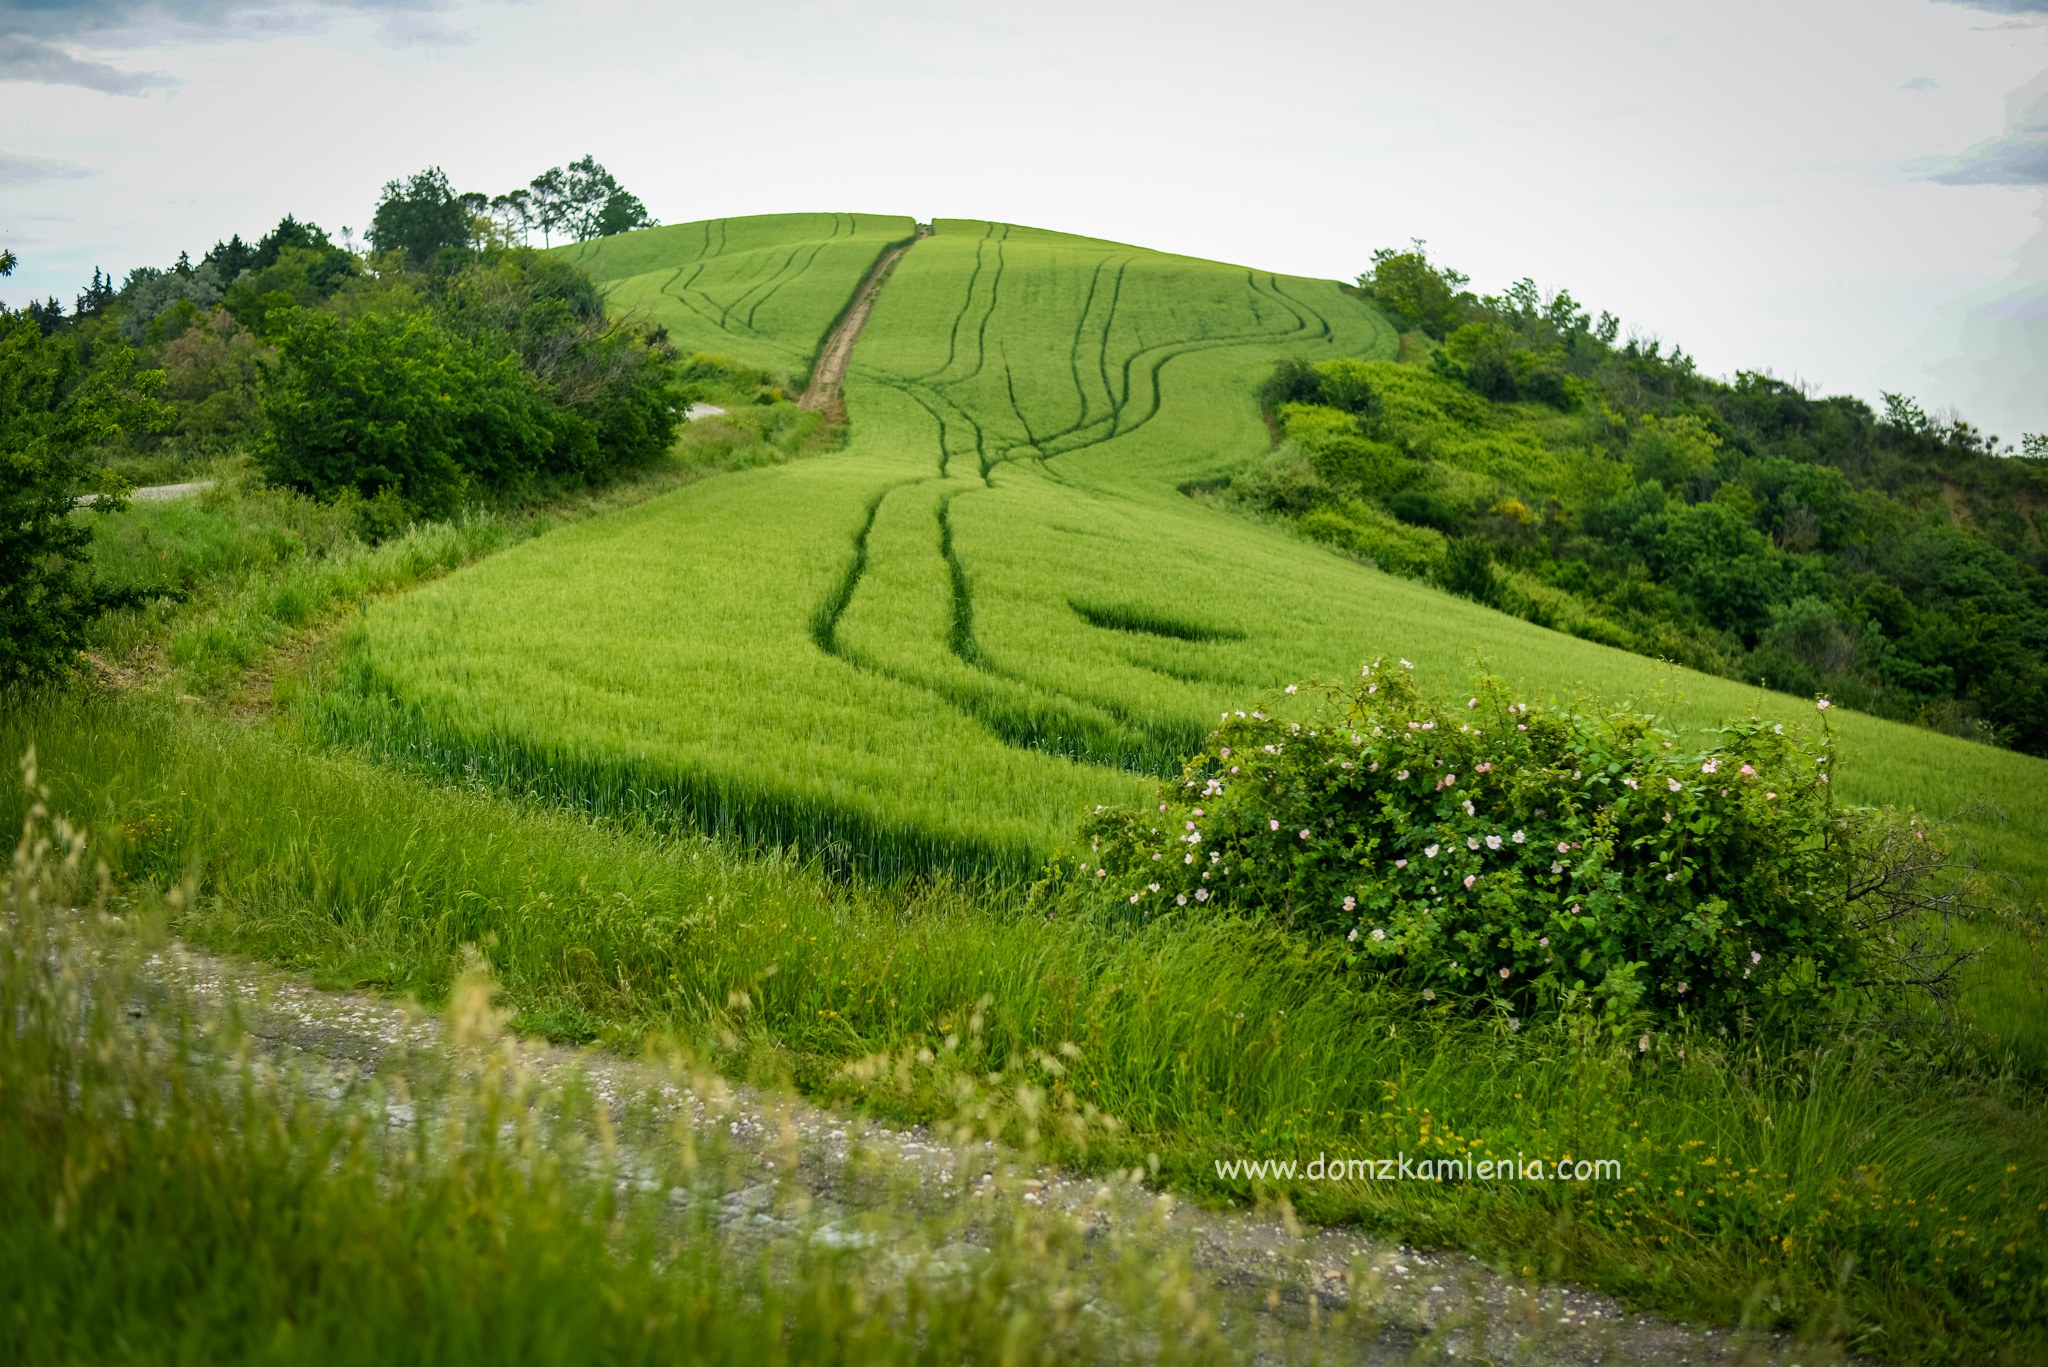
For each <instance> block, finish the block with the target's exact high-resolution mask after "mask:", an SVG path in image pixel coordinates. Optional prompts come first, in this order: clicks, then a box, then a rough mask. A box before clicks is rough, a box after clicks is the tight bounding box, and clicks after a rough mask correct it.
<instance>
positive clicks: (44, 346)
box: [0, 258, 164, 684]
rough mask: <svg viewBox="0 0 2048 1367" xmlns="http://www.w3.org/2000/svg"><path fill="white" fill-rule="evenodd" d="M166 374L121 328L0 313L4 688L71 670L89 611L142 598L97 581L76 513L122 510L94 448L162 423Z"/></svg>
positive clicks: (0, 658)
mask: <svg viewBox="0 0 2048 1367" xmlns="http://www.w3.org/2000/svg"><path fill="white" fill-rule="evenodd" d="M7 264H8V265H9V266H10V267H11V266H12V259H11V258H9V260H8V263H7ZM161 381H162V376H161V375H160V374H156V373H153V372H143V373H140V374H138V373H137V372H136V368H135V353H134V352H133V351H132V350H131V349H129V347H128V346H127V345H126V344H125V343H123V342H121V340H120V338H119V337H118V336H114V337H112V338H106V337H100V338H98V339H96V343H95V344H88V339H86V338H85V337H82V336H78V335H75V334H70V333H66V334H62V335H53V336H45V335H44V334H43V330H42V328H41V327H40V326H38V324H37V322H36V320H35V319H34V318H31V317H29V316H28V315H26V314H18V313H11V312H9V311H7V310H6V309H0V684H11V683H15V682H18V681H21V680H24V679H39V678H49V677H53V676H57V675H61V674H63V673H66V672H68V671H69V670H70V669H71V668H72V667H73V666H74V665H75V664H76V662H77V660H78V651H79V648H80V647H81V645H82V644H83V643H84V639H85V632H86V628H87V627H88V626H90V625H91V623H92V621H93V619H94V618H96V617H98V616H99V615H100V614H101V613H103V612H106V611H107V610H109V609H110V608H114V607H119V606H124V605H127V604H129V603H132V602H134V601H135V600H136V598H137V595H135V594H133V593H122V592H117V591H115V590H112V589H109V588H107V587H106V586H105V585H103V584H100V583H98V582H96V581H95V580H94V579H93V577H92V575H91V572H90V569H89V567H88V564H87V558H86V557H87V553H88V548H89V547H90V545H91V543H92V530H91V528H90V527H89V526H88V525H86V523H85V522H84V520H83V519H82V518H80V517H79V516H78V514H77V513H75V512H74V509H75V508H76V506H77V503H78V500H79V498H80V496H81V495H84V494H87V493H96V494H98V495H100V498H101V503H100V506H101V507H102V508H103V509H105V508H114V507H118V506H119V501H120V495H121V494H122V492H123V486H122V484H121V482H120V481H119V480H118V479H115V478H114V477H112V476H111V475H109V474H108V473H107V472H106V471H105V470H103V469H101V468H99V467H97V466H96V465H95V464H94V462H93V459H92V457H93V454H94V452H96V451H97V450H98V449H99V448H101V447H104V446H106V445H107V444H108V443H109V442H112V441H113V440H115V439H116V438H117V437H118V436H120V434H121V433H122V432H123V430H125V429H129V428H136V427H144V426H148V425H151V424H155V423H159V422H161V421H162V420H163V416H164V414H163V407H162V405H161V404H160V403H158V402H157V401H156V400H155V399H154V398H152V397H151V395H152V394H153V392H154V390H155V389H156V388H157V387H158V385H159V384H160V383H161Z"/></svg>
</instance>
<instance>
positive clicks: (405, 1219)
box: [0, 764, 1345, 1367]
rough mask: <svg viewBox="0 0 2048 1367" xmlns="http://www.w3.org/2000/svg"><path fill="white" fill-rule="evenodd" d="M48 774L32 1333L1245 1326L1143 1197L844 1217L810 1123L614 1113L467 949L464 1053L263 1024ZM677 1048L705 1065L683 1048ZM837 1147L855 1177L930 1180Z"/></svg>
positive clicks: (457, 1048)
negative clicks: (513, 1023) (511, 1016)
mask: <svg viewBox="0 0 2048 1367" xmlns="http://www.w3.org/2000/svg"><path fill="white" fill-rule="evenodd" d="M26 776H27V779H28V783H29V785H30V787H29V789H28V791H27V793H26V798H27V800H28V805H27V812H26V818H27V819H26V823H25V825H24V826H23V828H22V836H21V840H20V842H19V844H18V845H16V846H15V849H14V857H13V860H12V862H11V865H10V868H9V869H8V872H7V876H6V881H5V884H4V888H0V919H4V922H5V924H6V925H7V927H8V934H7V935H6V936H4V937H0V1001H4V1002H5V1003H6V1007H7V1009H6V1010H5V1011H0V1284H4V1285H5V1287H6V1288H7V1294H6V1297H5V1302H4V1310H0V1353H4V1354H5V1356H6V1358H7V1360H8V1361H9V1362H14V1363H20V1364H23V1367H31V1365H36V1367H39V1365H40V1364H59V1363H75V1362H88V1361H103V1360H105V1357H106V1355H107V1353H108V1352H109V1350H110V1347H112V1348H113V1349H114V1350H115V1351H116V1352H117V1353H118V1355H119V1356H120V1357H121V1358H123V1359H124V1360H128V1361H138V1362H165V1361H184V1360H205V1361H208V1362H292V1361H306V1360H318V1361H321V1362H329V1363H389V1362H415V1361H434V1362H447V1363H467V1362H505V1361H518V1362H522V1363H583V1362H607V1363H616V1362H647V1363H656V1362H660V1363H671V1362H677V1361H689V1362H702V1363H734V1364H740V1363H745V1364H754V1363H770V1364H775V1363H816V1362H861V1363H897V1362H902V1363H941V1362H947V1363H957V1362H1003V1363H1041V1362H1042V1363H1063V1362H1073V1361H1078V1360H1087V1361H1138V1360H1143V1361H1147V1362H1162V1363H1180V1362H1189V1363H1198V1362H1228V1361H1234V1360H1238V1359H1239V1357H1240V1356H1241V1354H1242V1352H1243V1349H1242V1347H1241V1346H1240V1343H1239V1337H1240V1336H1238V1335H1233V1334H1232V1333H1229V1332H1226V1329H1225V1327H1224V1325H1223V1324H1222V1323H1221V1322H1220V1320H1219V1317H1218V1316H1217V1314H1216V1311H1215V1292H1214V1290H1213V1289H1212V1288H1210V1287H1208V1286H1206V1285H1205V1284H1204V1283H1203V1282H1202V1280H1201V1279H1200V1278H1199V1277H1198V1275H1197V1274H1196V1273H1195V1272H1194V1271H1193V1269H1192V1268H1191V1267H1190V1266H1189V1264H1188V1261H1187V1258H1186V1255H1185V1254H1184V1253H1181V1252H1179V1251H1177V1250H1175V1249H1171V1248H1166V1247H1162V1246H1161V1245H1160V1241H1159V1240H1158V1238H1157V1237H1156V1231H1154V1230H1152V1229H1150V1228H1148V1227H1147V1226H1146V1225H1144V1224H1143V1223H1141V1222H1132V1221H1117V1222H1113V1223H1109V1224H1108V1225H1107V1227H1106V1228H1104V1229H1101V1230H1091V1229H1089V1228H1088V1226H1087V1223H1086V1222H1085V1221H1079V1220H1076V1219H1074V1218H1072V1217H1071V1216H1069V1215H1067V1214H1065V1213H1055V1212H1049V1211H1042V1210H1038V1209H1036V1208H1035V1207H1034V1206H1033V1205H1031V1204H1030V1202H1029V1200H1028V1199H1027V1198H1028V1192H1026V1191H1024V1190H1022V1189H1019V1188H1017V1187H1015V1186H1014V1184H1013V1183H1011V1182H1010V1181H1007V1180H1006V1181H1004V1182H1002V1183H1000V1184H995V1183H992V1184H990V1185H987V1186H983V1187H982V1188H980V1189H979V1190H978V1191H977V1192H975V1193H972V1194H970V1193H969V1192H967V1191H966V1190H965V1186H966V1179H965V1178H964V1177H963V1178H962V1181H961V1184H960V1185H961V1187H962V1190H961V1191H959V1192H957V1193H954V1196H955V1198H956V1199H955V1200H954V1202H953V1203H952V1205H953V1207H954V1208H953V1209H952V1210H947V1209H945V1208H944V1206H943V1205H942V1204H940V1203H935V1202H934V1201H932V1200H931V1199H930V1195H929V1194H928V1193H917V1192H913V1191H909V1190H899V1192H898V1197H899V1200H902V1201H905V1202H906V1203H907V1202H909V1201H915V1202H916V1203H917V1206H916V1209H915V1210H914V1211H913V1210H911V1209H905V1210H904V1211H903V1213H901V1214H899V1215H897V1216H895V1217H894V1218H893V1219H891V1220H889V1221H887V1222H876V1221H873V1220H863V1219H844V1220H839V1221H833V1222H828V1221H827V1219H825V1218H824V1217H823V1216H821V1215H820V1214H818V1213H817V1212H815V1211H813V1210H811V1209H810V1208H809V1204H808V1201H807V1199H806V1196H807V1193H806V1192H805V1191H804V1190H803V1189H802V1188H801V1187H798V1186H796V1185H795V1184H793V1183H790V1182H789V1181H788V1180H787V1179H786V1178H780V1179H779V1178H778V1177H777V1176H776V1175H775V1174H776V1169H777V1165H782V1169H783V1171H785V1172H788V1171H793V1170H794V1168H795V1164H796V1162H797V1160H798V1159H799V1158H800V1157H803V1158H806V1159H807V1161H813V1162H815V1161H818V1160H817V1159H816V1157H815V1155H806V1154H804V1153H803V1152H802V1150H801V1148H800V1147H799V1146H798V1145H797V1144H796V1143H795V1142H794V1141H792V1142H791V1143H790V1144H789V1146H788V1151H787V1152H778V1153H777V1154H775V1155H774V1156H773V1157H772V1158H771V1159H770V1162H769V1164H768V1166H767V1167H766V1169H765V1170H764V1169H763V1167H762V1166H761V1165H760V1164H758V1163H749V1162H747V1161H745V1157H744V1155H741V1154H739V1153H736V1152H734V1151H733V1150H732V1149H731V1147H730V1146H729V1145H724V1144H721V1142H720V1136H719V1133H718V1132H717V1131H716V1130H715V1129H712V1128H710V1127H706V1129H705V1132H704V1133H703V1134H701V1135H700V1134H698V1133H697V1132H696V1131H695V1130H694V1129H693V1128H692V1127H691V1125H690V1124H689V1123H688V1122H687V1121H683V1122H680V1123H676V1122H669V1123H664V1118H663V1117H662V1116H660V1114H659V1113H658V1112H656V1111H654V1110H653V1109H652V1108H650V1107H649V1106H648V1105H647V1103H646V1101H644V1100H641V1099H638V1098H631V1099H625V1100H627V1101H628V1102H629V1105H628V1107H627V1108H626V1110H625V1113H624V1114H623V1115H619V1116H617V1117H616V1118H615V1116H614V1112H613V1110H612V1109H611V1108H610V1107H609V1106H608V1105H607V1103H606V1101H605V1100H604V1099H603V1098H598V1097H593V1096H591V1095H589V1094H588V1093H587V1092H584V1091H582V1090H580V1088H579V1085H578V1083H577V1081H576V1080H574V1079H571V1080H569V1081H566V1082H565V1081H563V1080H561V1079H550V1078H545V1077H543V1076H541V1075H539V1074H537V1073H536V1072H535V1071H534V1070H533V1069H532V1068H531V1067H530V1066H529V1065H528V1063H527V1062H526V1061H525V1059H524V1058H523V1056H522V1054H521V1052H520V1051H519V1050H518V1049H517V1047H516V1046H515V1043H514V1041H513V1040H512V1039H511V1038H510V1037H508V1036H506V1035H505V1034H504V1032H503V1016H502V1013H500V1012H499V1011H498V1010H497V1009H496V1007H495V1005H494V1002H493V997H494V989H493V986H492V984H491V982H490V981H489V978H488V976H487V975H484V974H482V973H481V972H479V971H477V970H475V969H474V968H472V969H471V970H470V971H468V972H467V973H466V974H465V975H464V976H463V977H462V978H460V979H459V980H458V981H457V982H456V983H455V985H454V989H453V992H452V1000H451V1011H450V1022H449V1033H450V1034H451V1035H452V1037H453V1044H454V1049H453V1056H452V1057H451V1058H446V1059H442V1058H436V1059H434V1060H432V1063H433V1065H434V1066H433V1067H432V1068H430V1069H428V1070H425V1071H424V1072H423V1071H422V1070H419V1069H417V1068H415V1069H414V1070H413V1071H412V1072H410V1073H408V1072H406V1071H402V1070H401V1069H400V1068H397V1067H394V1066H393V1065H392V1064H391V1063H390V1061H389V1060H386V1063H385V1065H384V1066H383V1067H382V1068H381V1069H379V1070H378V1071H377V1072H376V1073H374V1074H371V1075H367V1076H366V1075H363V1074H361V1073H352V1072H349V1071H337V1070H336V1069H335V1068H334V1066H333V1065H332V1064H331V1063H330V1062H329V1061H328V1060H324V1059H322V1058H319V1057H318V1056H313V1057H309V1058H305V1059H302V1060H299V1061H296V1062H295V1061H294V1060H293V1059H291V1058H290V1057H289V1056H286V1057H282V1058H272V1057H263V1056H254V1055H252V1051H251V1049H250V1043H249V1041H248V1039H247V1038H246V1037H245V1036H244V1033H243V1026H242V1022H241V1020H240V1019H239V1017H238V1013H237V1011H236V1009H235V1007H236V1003H234V1002H232V1001H228V1002H221V1001H211V1002H209V1001H205V1000H201V999H198V998H196V997H194V996H192V995H188V992H187V990H186V988H185V986H184V985H183V984H182V983H180V982H178V981H176V980H175V979H173V980H171V981H166V980H165V976H164V975H163V973H162V972H161V971H160V970H158V969H155V968H154V967H153V966H152V965H151V964H150V963H149V962H148V961H147V956H148V955H149V953H150V951H151V950H152V948H154V947H155V946H156V945H157V944H158V943H159V937H160V933H161V932H160V930H159V929H158V927H157V923H156V921H155V916H154V913H155V911H156V910H158V908H155V907H153V906H152V905H151V904H150V903H148V902H147V901H143V902H140V903H138V902H137V901H135V900H133V899H131V898H129V897H128V896H126V895H125V894H124V895H120V896H118V897H110V895H109V892H108V890H107V889H106V888H105V887H104V886H101V887H100V888H99V890H98V893H97V898H98V902H97V905H96V906H94V905H92V902H93V899H94V897H95V893H94V886H93V884H94V880H93V878H92V876H91V868H90V865H91V856H90V855H89V854H88V853H87V850H88V847H89V842H88V837H87V834H86V833H85V832H84V831H81V830H77V829H75V828H73V827H71V826H69V825H68V823H66V822H64V821H63V820H62V819H61V818H60V819H56V820H54V821H53V820H52V819H51V818H50V816H49V813H48V811H47V809H46V808H44V807H43V806H42V805H41V804H40V802H39V801H37V798H38V797H39V795H40V794H39V793H38V791H37V788H36V786H35V785H36V773H35V770H34V767H33V765H32V764H31V765H30V766H28V768H27V774H26ZM9 787H10V789H15V788H17V787H18V785H15V784H10V785H9ZM8 805H9V807H10V808H14V809H19V808H21V807H22V806H23V803H22V802H21V801H17V800H11V801H10V802H9V804H8ZM90 843H91V844H94V845H96V844H97V843H98V842H96V841H95V842H90ZM81 903H83V904H85V905H86V906H87V907H88V908H89V909H87V910H80V909H79V908H80V905H81ZM667 1078H668V1079H669V1080H672V1083H673V1084H681V1085H690V1084H691V1083H692V1081H693V1079H692V1078H691V1076H690V1074H689V1072H688V1070H687V1069H684V1068H682V1067H680V1066H674V1065H672V1066H671V1068H670V1070H669V1071H668V1074H667ZM694 1081H695V1083H696V1085H697V1086H698V1087H699V1088H700V1090H715V1087H714V1088H707V1087H705V1082H704V1079H702V1078H697V1079H694ZM622 1130H623V1137H624V1140H625V1142H624V1144H623V1145H622V1143H621V1137H622ZM843 1162H844V1166H845V1172H844V1173H842V1174H841V1180H842V1181H844V1182H846V1183H848V1184H850V1185H859V1184H865V1185H867V1186H869V1187H873V1188H876V1189H877V1190H878V1192H887V1191H888V1190H889V1189H890V1186H891V1184H899V1186H900V1184H903V1183H905V1182H906V1181H908V1180H909V1179H907V1178H906V1177H904V1176H902V1175H898V1174H894V1173H891V1172H890V1171H889V1170H887V1169H886V1168H885V1167H881V1166H879V1165H878V1164H874V1163H868V1164H863V1163H861V1162H860V1160H859V1159H858V1158H857V1157H856V1158H852V1159H850V1160H843ZM735 1212H737V1213H738V1218H735ZM991 1216H993V1217H994V1218H993V1219H991V1220H990V1221H989V1223H988V1225H987V1226H986V1227H985V1228H976V1227H975V1226H974V1224H973V1221H975V1220H976V1219H986V1218H988V1217H991ZM1336 1318H1337V1321H1338V1323H1336V1324H1334V1325H1331V1326H1329V1328H1332V1329H1335V1330H1337V1331H1338V1332H1340V1333H1341V1331H1342V1327H1343V1320H1344V1319H1345V1317H1344V1316H1342V1315H1339V1316H1338V1317H1336ZM1139 1344H1143V1345H1144V1350H1143V1351H1142V1352H1140V1351H1138V1350H1137V1349H1136V1345H1139Z"/></svg>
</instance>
